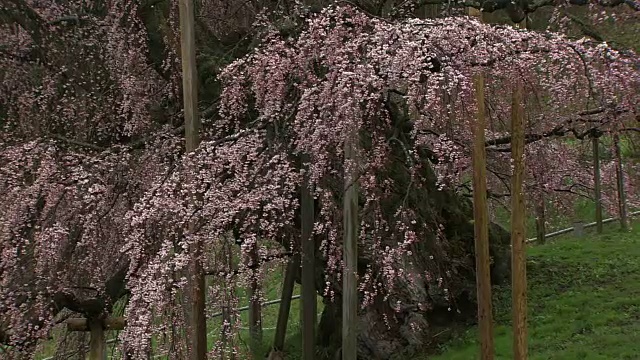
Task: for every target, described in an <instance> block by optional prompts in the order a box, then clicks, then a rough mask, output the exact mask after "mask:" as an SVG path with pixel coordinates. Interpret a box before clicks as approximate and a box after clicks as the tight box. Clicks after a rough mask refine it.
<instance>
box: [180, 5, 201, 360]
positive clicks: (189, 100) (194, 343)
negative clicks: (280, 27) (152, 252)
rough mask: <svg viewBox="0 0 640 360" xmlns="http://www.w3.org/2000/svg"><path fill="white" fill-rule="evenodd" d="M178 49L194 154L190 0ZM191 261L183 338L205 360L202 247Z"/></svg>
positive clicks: (183, 9)
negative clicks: (185, 338) (186, 338)
mask: <svg viewBox="0 0 640 360" xmlns="http://www.w3.org/2000/svg"><path fill="white" fill-rule="evenodd" d="M179 10H180V44H181V46H180V48H181V56H182V92H183V100H184V122H185V123H184V125H185V137H186V151H187V152H192V151H194V150H195V149H196V148H197V147H198V144H199V142H200V138H199V134H198V133H199V130H200V117H199V114H198V73H197V67H196V45H195V26H194V23H195V14H194V8H193V1H192V0H180V5H179ZM192 246H193V248H192V249H191V250H192V251H191V252H192V254H193V260H192V261H191V262H190V264H189V276H188V277H187V279H188V284H187V286H188V288H187V292H188V293H189V294H188V296H187V299H188V303H187V304H185V305H186V307H187V309H186V310H187V319H186V320H187V329H186V333H187V337H188V345H189V350H188V353H189V359H192V360H204V359H206V358H207V319H206V316H205V311H204V308H205V304H204V303H205V282H204V271H203V270H202V259H201V257H202V247H201V244H200V243H195V244H193V245H192Z"/></svg>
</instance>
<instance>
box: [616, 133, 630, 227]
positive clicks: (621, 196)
mask: <svg viewBox="0 0 640 360" xmlns="http://www.w3.org/2000/svg"><path fill="white" fill-rule="evenodd" d="M613 146H614V150H615V155H616V177H617V183H618V212H619V213H620V228H621V229H622V231H627V230H628V229H629V222H628V219H627V204H626V202H627V196H626V193H625V190H624V171H623V170H622V154H621V151H620V137H619V136H618V134H615V135H613Z"/></svg>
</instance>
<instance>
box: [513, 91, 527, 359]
mask: <svg viewBox="0 0 640 360" xmlns="http://www.w3.org/2000/svg"><path fill="white" fill-rule="evenodd" d="M516 81H517V83H516V86H515V88H514V90H513V103H512V108H511V158H512V160H513V175H512V176H511V272H512V279H511V281H512V283H511V286H512V291H513V307H512V311H513V358H514V360H524V359H526V358H527V267H526V265H527V264H526V253H525V250H526V247H525V206H524V194H523V193H522V183H523V180H524V159H523V155H524V109H523V107H522V101H523V97H522V92H523V89H522V83H521V80H516Z"/></svg>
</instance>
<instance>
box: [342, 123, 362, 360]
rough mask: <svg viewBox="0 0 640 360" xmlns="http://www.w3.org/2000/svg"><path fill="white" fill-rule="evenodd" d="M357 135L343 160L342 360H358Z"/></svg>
mask: <svg viewBox="0 0 640 360" xmlns="http://www.w3.org/2000/svg"><path fill="white" fill-rule="evenodd" d="M358 141H359V137H358V132H357V130H355V129H354V130H353V131H352V134H351V136H350V138H348V139H346V140H345V145H344V158H345V174H344V186H345V189H344V209H343V222H344V234H343V236H344V248H343V261H344V270H343V277H342V360H356V359H357V332H356V324H357V320H358V315H357V313H358V284H357V278H356V272H357V270H358V225H359V224H358V174H357V146H358Z"/></svg>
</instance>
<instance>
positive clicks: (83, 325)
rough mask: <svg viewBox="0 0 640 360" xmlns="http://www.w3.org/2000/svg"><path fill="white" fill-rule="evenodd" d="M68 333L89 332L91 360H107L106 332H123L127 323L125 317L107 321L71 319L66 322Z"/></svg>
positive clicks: (112, 318)
mask: <svg viewBox="0 0 640 360" xmlns="http://www.w3.org/2000/svg"><path fill="white" fill-rule="evenodd" d="M66 323H67V330H68V331H89V333H90V336H91V338H90V340H89V360H107V342H106V338H105V331H106V330H123V329H124V327H125V326H126V321H125V319H124V318H123V317H107V318H106V319H86V318H71V319H68V320H67V321H66Z"/></svg>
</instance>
